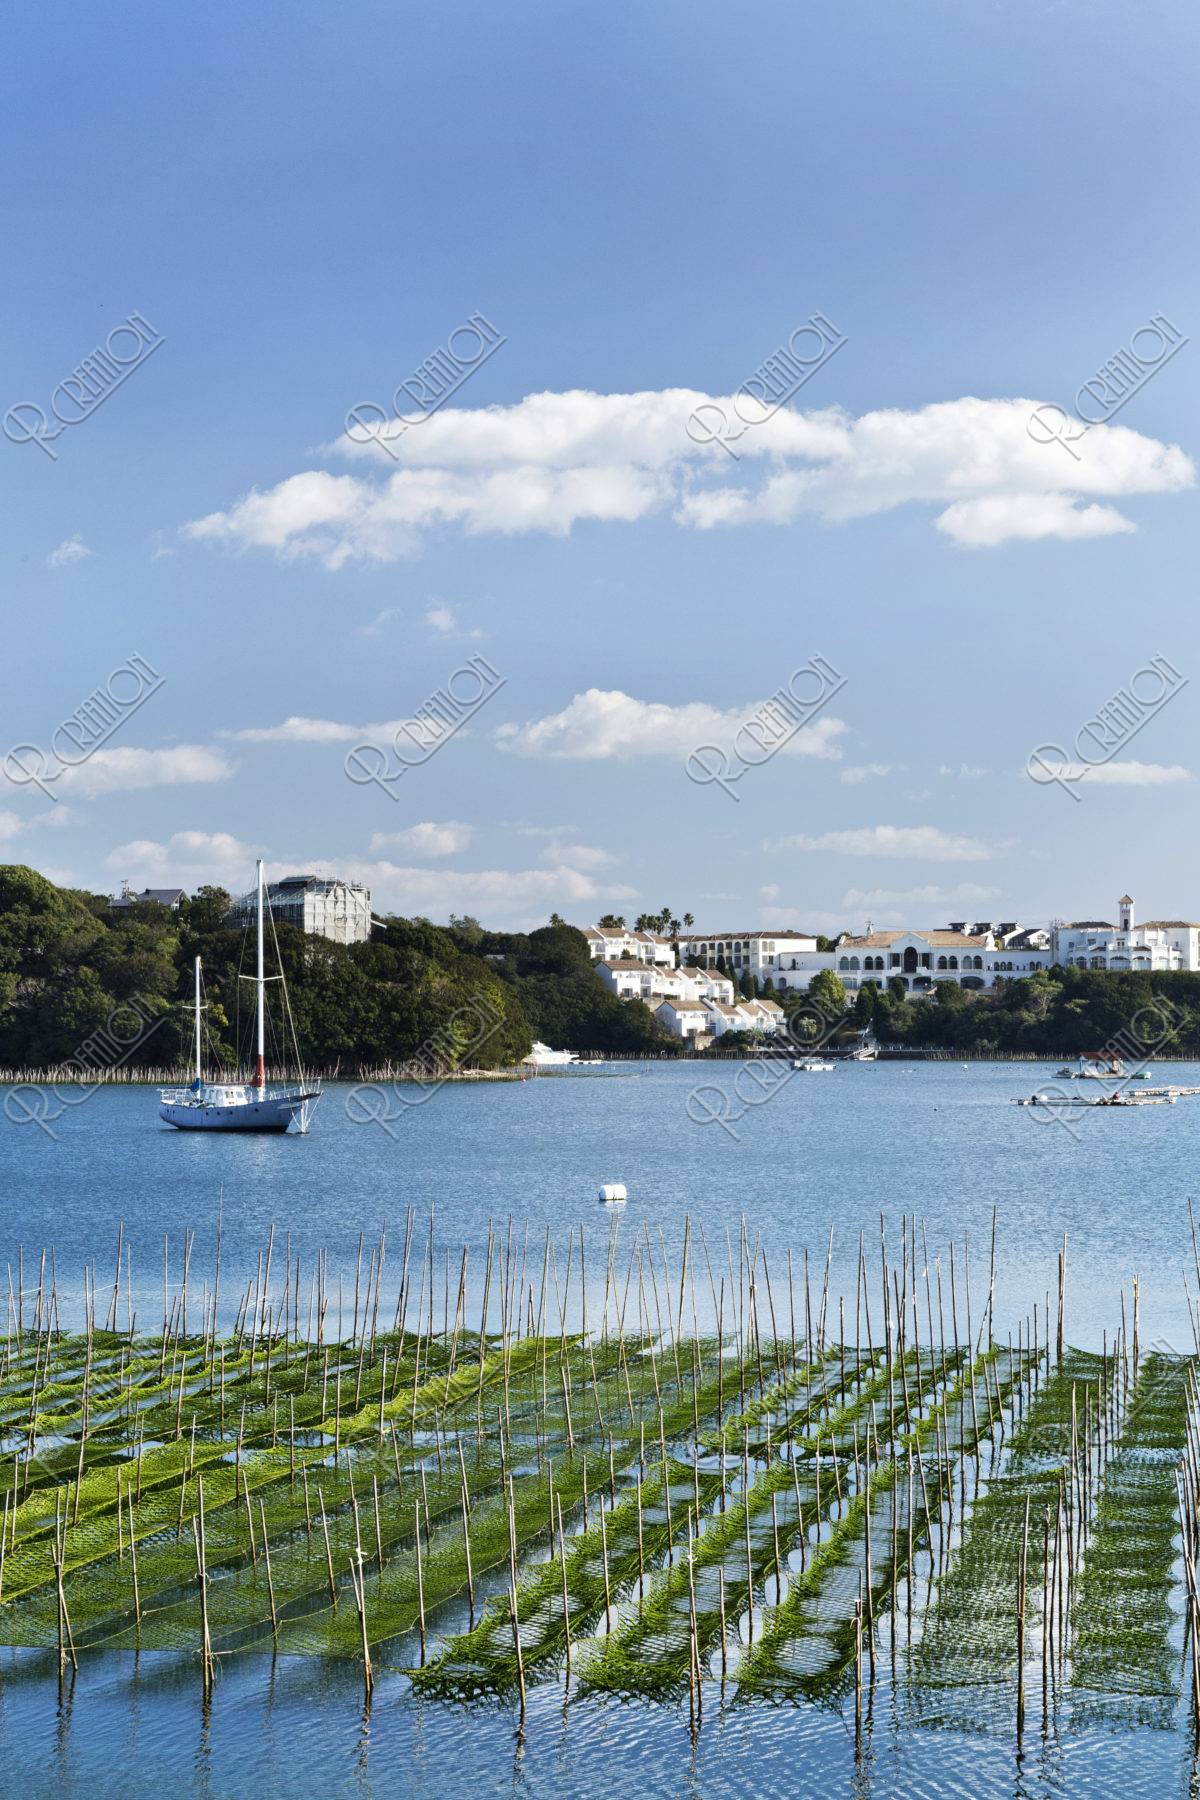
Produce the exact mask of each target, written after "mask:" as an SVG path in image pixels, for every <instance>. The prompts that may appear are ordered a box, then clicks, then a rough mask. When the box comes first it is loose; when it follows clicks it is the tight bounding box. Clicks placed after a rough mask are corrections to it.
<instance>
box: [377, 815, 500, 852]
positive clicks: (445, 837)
mask: <svg viewBox="0 0 1200 1800" xmlns="http://www.w3.org/2000/svg"><path fill="white" fill-rule="evenodd" d="M474 835H475V827H474V826H473V825H464V824H462V823H461V822H460V821H459V820H457V819H448V820H447V821H446V823H445V824H443V825H438V824H435V823H434V821H433V820H432V819H424V820H422V822H421V823H420V824H419V825H409V826H407V827H406V828H405V829H404V830H403V831H377V832H376V833H375V835H374V837H373V838H372V839H371V854H372V855H373V856H374V855H377V854H378V853H379V852H380V851H382V850H389V849H393V848H394V849H397V850H412V851H414V852H415V853H416V855H418V856H455V855H457V854H458V852H459V851H460V850H465V849H466V848H467V846H468V845H469V844H470V842H471V839H472V838H473V837H474Z"/></svg>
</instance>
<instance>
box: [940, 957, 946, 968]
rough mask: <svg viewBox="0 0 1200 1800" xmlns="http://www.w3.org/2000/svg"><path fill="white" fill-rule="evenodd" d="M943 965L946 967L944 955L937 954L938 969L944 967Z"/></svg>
mask: <svg viewBox="0 0 1200 1800" xmlns="http://www.w3.org/2000/svg"><path fill="white" fill-rule="evenodd" d="M945 967H946V959H945V957H944V956H939V957H938V968H939V969H944V968H945Z"/></svg>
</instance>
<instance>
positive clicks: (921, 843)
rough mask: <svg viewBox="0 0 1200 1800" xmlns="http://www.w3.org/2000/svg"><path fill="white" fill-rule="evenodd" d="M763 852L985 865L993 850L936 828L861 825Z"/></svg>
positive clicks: (795, 839)
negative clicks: (813, 852) (825, 853)
mask: <svg viewBox="0 0 1200 1800" xmlns="http://www.w3.org/2000/svg"><path fill="white" fill-rule="evenodd" d="M763 849H764V850H766V851H777V850H827V851H829V852H831V853H832V854H833V855H835V856H887V857H912V858H913V859H914V860H915V861H920V862H986V861H987V860H988V859H989V857H992V856H994V855H995V854H996V847H995V846H992V845H990V844H985V843H984V842H983V840H982V839H981V838H972V837H960V836H958V835H956V834H955V833H953V832H947V831H941V830H939V829H938V827H937V826H936V825H864V826H860V827H858V828H857V829H854V830H850V831H826V832H823V833H822V834H821V836H820V837H805V836H797V837H784V838H778V839H777V840H776V841H775V842H774V843H766V844H764V845H763Z"/></svg>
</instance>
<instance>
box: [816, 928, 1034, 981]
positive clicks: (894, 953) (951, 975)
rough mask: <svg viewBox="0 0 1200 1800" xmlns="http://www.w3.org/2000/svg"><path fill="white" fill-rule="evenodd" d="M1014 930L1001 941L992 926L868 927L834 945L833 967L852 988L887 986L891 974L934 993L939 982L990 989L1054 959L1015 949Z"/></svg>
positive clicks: (1031, 972) (1030, 949)
mask: <svg viewBox="0 0 1200 1800" xmlns="http://www.w3.org/2000/svg"><path fill="white" fill-rule="evenodd" d="M1018 935H1021V934H1017V933H1015V932H1014V933H1012V934H1010V939H1012V940H1013V941H1010V943H1009V944H1007V945H1002V944H998V943H997V941H996V935H995V933H994V932H993V930H992V929H991V927H990V926H987V927H985V928H984V929H983V930H978V931H966V930H963V929H961V928H952V929H949V930H945V931H872V932H869V933H867V934H866V935H864V936H861V937H853V936H851V935H849V934H848V933H847V934H844V935H843V936H842V937H840V938H839V939H838V941H837V943H836V944H835V946H834V949H833V955H832V966H833V971H834V973H835V974H836V975H837V976H838V978H839V979H840V980H841V981H842V982H843V983H844V984H845V986H846V987H847V988H848V989H849V990H850V991H851V992H853V991H854V990H855V989H857V988H860V987H864V986H866V984H867V983H868V982H872V981H873V982H875V983H876V984H877V985H878V986H879V987H886V985H887V983H888V982H889V981H891V980H893V979H896V980H899V981H901V982H902V983H903V984H904V986H905V988H907V989H908V990H909V992H910V993H912V994H914V995H920V994H929V993H932V992H933V990H934V989H935V988H936V986H937V984H938V983H939V982H941V981H953V982H957V984H958V986H959V987H962V988H971V989H981V988H990V987H994V986H995V984H996V982H997V981H1008V980H1015V979H1019V978H1020V977H1021V976H1022V975H1032V974H1033V973H1034V972H1035V970H1037V969H1047V968H1049V967H1050V965H1051V963H1052V962H1053V960H1054V958H1053V956H1052V954H1051V952H1050V951H1049V950H1046V949H1034V948H1032V947H1031V948H1026V949H1018V948H1017V947H1016V944H1015V939H1016V937H1017V936H1018ZM1025 935H1031V934H1025Z"/></svg>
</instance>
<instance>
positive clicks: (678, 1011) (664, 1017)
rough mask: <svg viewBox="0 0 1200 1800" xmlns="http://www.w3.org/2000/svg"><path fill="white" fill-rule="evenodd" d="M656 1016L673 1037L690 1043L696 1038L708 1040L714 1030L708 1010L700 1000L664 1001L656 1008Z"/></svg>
mask: <svg viewBox="0 0 1200 1800" xmlns="http://www.w3.org/2000/svg"><path fill="white" fill-rule="evenodd" d="M654 1016H655V1018H656V1019H657V1020H658V1022H659V1024H660V1025H661V1026H662V1027H663V1029H664V1030H666V1031H669V1032H670V1033H671V1035H672V1036H673V1037H678V1038H686V1039H687V1040H688V1041H689V1042H690V1041H692V1040H693V1039H696V1038H705V1039H707V1038H708V1035H709V1033H710V1031H711V1030H712V1025H711V1022H710V1020H709V1016H708V1008H707V1007H706V1006H703V1005H702V1004H701V1002H700V1001H699V1000H662V1001H660V1002H659V1004H658V1006H656V1007H655V1009H654Z"/></svg>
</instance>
